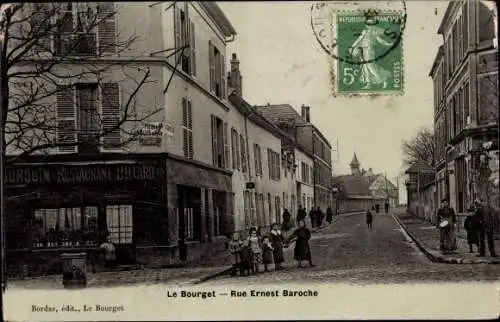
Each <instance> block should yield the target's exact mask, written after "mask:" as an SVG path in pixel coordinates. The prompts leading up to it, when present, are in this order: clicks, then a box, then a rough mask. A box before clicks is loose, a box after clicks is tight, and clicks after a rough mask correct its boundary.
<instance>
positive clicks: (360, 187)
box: [332, 174, 372, 197]
mask: <svg viewBox="0 0 500 322" xmlns="http://www.w3.org/2000/svg"><path fill="white" fill-rule="evenodd" d="M332 182H333V185H334V186H338V187H340V188H341V191H342V194H343V195H345V196H367V197H368V196H369V197H371V196H372V193H371V191H370V185H371V183H372V182H370V180H368V177H364V176H362V175H352V174H348V175H341V176H336V177H333V179H332Z"/></svg>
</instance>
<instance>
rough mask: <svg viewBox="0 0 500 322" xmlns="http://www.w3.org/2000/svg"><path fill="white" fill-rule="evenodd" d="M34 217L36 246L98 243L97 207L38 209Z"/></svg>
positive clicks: (34, 241)
mask: <svg viewBox="0 0 500 322" xmlns="http://www.w3.org/2000/svg"><path fill="white" fill-rule="evenodd" d="M34 217H35V218H34V229H35V236H33V247H34V248H42V247H72V246H85V245H94V244H97V243H98V240H97V207H83V208H81V207H78V208H59V209H37V210H35V212H34Z"/></svg>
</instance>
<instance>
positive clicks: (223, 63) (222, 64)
mask: <svg viewBox="0 0 500 322" xmlns="http://www.w3.org/2000/svg"><path fill="white" fill-rule="evenodd" d="M219 57H220V60H221V62H220V70H221V77H220V84H221V85H220V86H221V98H222V99H223V100H225V99H226V76H225V75H226V60H225V57H224V55H220V56H219Z"/></svg>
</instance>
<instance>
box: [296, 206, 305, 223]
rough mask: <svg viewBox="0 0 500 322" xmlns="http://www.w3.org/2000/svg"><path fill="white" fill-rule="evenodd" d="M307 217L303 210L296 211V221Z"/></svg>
mask: <svg viewBox="0 0 500 322" xmlns="http://www.w3.org/2000/svg"><path fill="white" fill-rule="evenodd" d="M306 217H307V213H306V210H305V209H304V208H300V209H299V210H298V211H297V221H300V220H303V219H305V218H306Z"/></svg>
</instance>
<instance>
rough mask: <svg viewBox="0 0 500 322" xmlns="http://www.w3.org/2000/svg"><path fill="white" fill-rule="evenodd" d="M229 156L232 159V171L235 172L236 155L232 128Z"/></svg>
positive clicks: (234, 135)
mask: <svg viewBox="0 0 500 322" xmlns="http://www.w3.org/2000/svg"><path fill="white" fill-rule="evenodd" d="M231 156H232V159H233V160H232V161H233V170H236V159H237V158H238V154H237V153H236V130H235V129H234V128H231Z"/></svg>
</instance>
